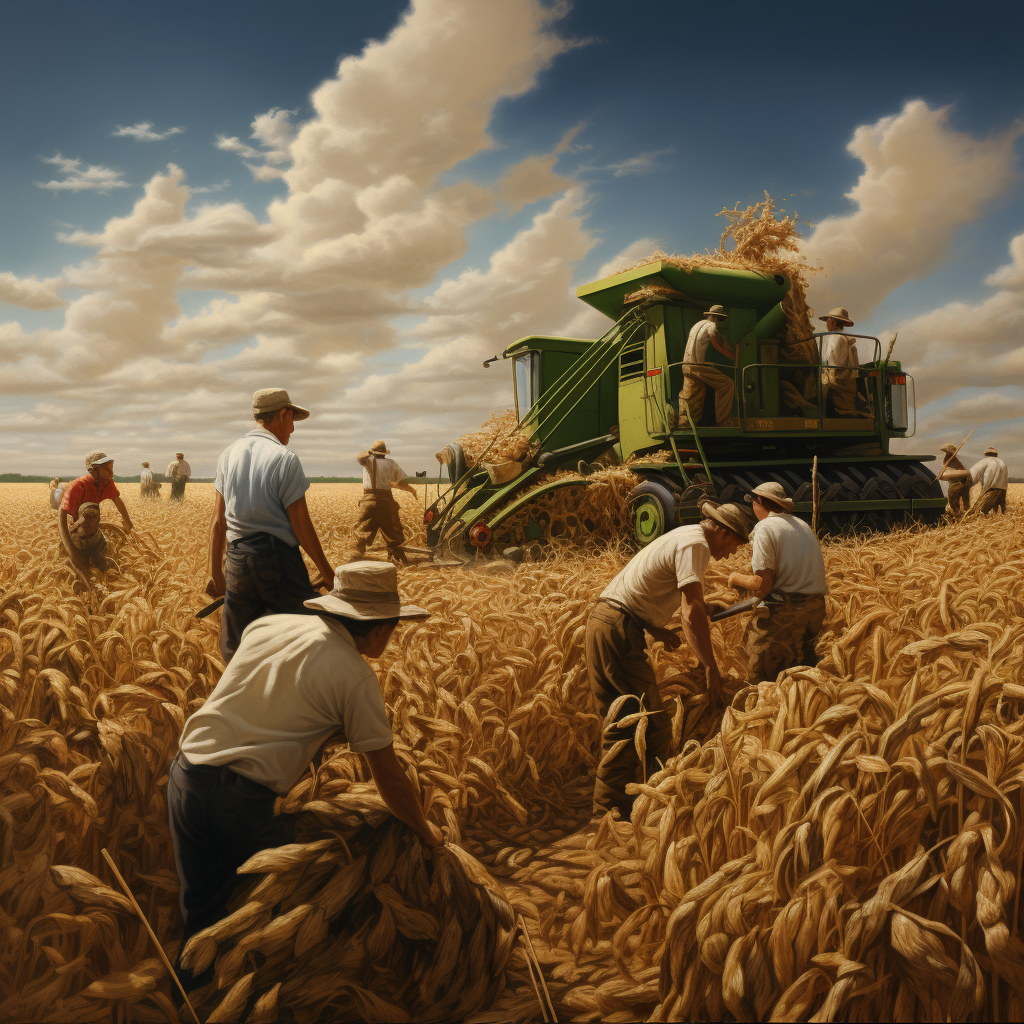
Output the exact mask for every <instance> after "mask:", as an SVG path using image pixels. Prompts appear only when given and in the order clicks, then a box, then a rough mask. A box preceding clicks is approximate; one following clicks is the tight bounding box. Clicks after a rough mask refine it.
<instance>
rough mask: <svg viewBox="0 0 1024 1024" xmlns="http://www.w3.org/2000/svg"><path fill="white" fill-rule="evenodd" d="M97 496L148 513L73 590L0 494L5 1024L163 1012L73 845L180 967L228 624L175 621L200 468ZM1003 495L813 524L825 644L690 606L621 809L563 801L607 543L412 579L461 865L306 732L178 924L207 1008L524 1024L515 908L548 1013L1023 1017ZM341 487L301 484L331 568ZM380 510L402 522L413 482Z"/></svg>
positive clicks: (345, 539)
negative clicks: (202, 740) (837, 536)
mask: <svg viewBox="0 0 1024 1024" xmlns="http://www.w3.org/2000/svg"><path fill="white" fill-rule="evenodd" d="M123 491H124V494H125V498H126V501H127V503H128V505H129V509H130V511H131V513H132V516H133V518H134V520H135V523H136V527H137V532H138V536H137V537H135V538H132V539H128V540H124V539H122V538H120V537H118V536H116V531H112V532H111V547H112V552H113V554H114V557H115V559H116V561H117V562H118V565H119V568H118V569H116V570H112V571H110V572H108V573H107V574H105V576H104V577H103V578H102V579H101V580H98V581H94V582H93V584H92V586H91V587H90V588H88V589H87V588H86V587H85V586H84V585H83V584H82V582H81V581H80V580H79V579H78V578H77V577H76V576H75V574H74V573H73V572H72V571H71V570H70V569H69V568H68V566H67V563H66V561H65V560H64V558H63V557H62V555H61V553H60V550H59V544H58V541H57V533H56V513H55V512H53V511H52V510H51V509H50V508H49V505H48V501H47V489H46V487H45V485H31V484H27V485H2V486H0V502H2V507H3V512H4V520H5V523H6V524H7V538H8V540H7V543H6V544H5V548H4V553H3V555H2V557H0V588H2V589H0V672H2V676H0V711H2V713H3V716H4V724H3V732H2V738H0V834H2V837H0V849H2V851H3V859H2V865H0V932H2V933H3V940H2V942H0V1019H2V1020H47V1021H50V1020H52V1021H58V1020H62V1021H84V1020H129V1019H131V1020H140V1021H157V1020H168V1019H170V1020H176V1019H177V1015H176V1013H175V1011H174V1010H173V1008H172V1005H171V1001H170V994H171V987H170V983H169V981H168V979H167V978H166V977H165V975H164V971H163V969H162V967H161V966H160V963H159V961H158V960H157V958H156V954H155V952H154V950H153V949H152V948H151V945H150V944H149V940H148V938H147V936H146V934H145V931H144V930H143V928H142V927H141V925H140V924H139V922H138V921H137V919H136V917H135V915H134V913H133V911H132V909H131V906H130V904H128V902H127V901H126V900H125V899H124V898H123V897H122V896H120V895H119V892H118V891H117V886H116V883H115V882H114V880H113V879H112V877H111V875H110V873H109V872H108V869H107V868H106V866H105V864H104V862H103V860H102V858H101V857H100V854H99V851H100V849H101V848H104V847H105V848H107V849H108V850H109V851H110V853H111V854H112V855H113V857H114V859H115V860H116V862H117V863H118V865H119V867H120V869H121V871H122V873H123V874H124V875H125V877H126V879H127V881H128V882H129V884H130V886H131V888H132V890H133V892H134V893H135V895H136V897H137V898H138V900H139V902H140V904H141V906H142V908H143V910H144V911H145V912H146V913H147V915H148V917H149V919H150V921H151V922H152V924H153V927H154V929H155V930H156V933H157V935H158V936H159V937H160V939H161V942H162V943H163V944H164V947H165V949H166V950H167V951H168V953H169V954H170V955H171V956H172V957H173V955H174V954H175V953H176V951H177V946H178V936H179V935H180V922H179V918H178V911H177V904H176V899H177V878H176V876H175V874H174V870H173V863H172V861H171V856H170V846H169V841H168V833H167V826H166V805H165V798H164V787H165V784H166V770H167V766H168V764H169V761H170V759H171V758H172V757H173V755H174V753H175V751H176V749H177V736H178V734H179V733H180V730H181V726H182V724H183V722H184V720H185V718H186V717H187V716H188V715H189V714H190V713H191V712H192V711H194V710H195V709H196V708H197V707H198V706H199V705H200V704H201V703H202V701H203V700H204V698H205V697H206V695H207V694H208V693H209V692H210V690H211V689H212V688H213V686H214V685H215V683H216V680H217V678H218V677H219V674H220V672H221V669H222V665H221V662H220V656H219V652H218V629H219V615H217V614H215V615H214V616H212V617H210V618H208V619H205V620H202V621H197V620H195V618H194V611H195V610H196V609H198V608H200V607H202V606H203V605H204V604H205V603H206V601H207V600H208V599H207V598H206V597H205V594H203V592H202V588H203V584H204V582H205V579H206V536H207V528H208V522H209V515H210V510H211V508H212V487H211V486H210V485H191V486H190V487H189V489H188V492H187V495H186V499H185V501H184V502H183V503H182V504H181V505H178V506H171V505H170V504H169V503H168V502H167V501H166V500H163V501H157V502H145V503H144V502H142V501H140V500H139V499H138V497H137V496H136V495H137V487H135V486H132V485H125V486H124V488H123ZM1022 491H1024V488H1022V487H1019V486H1014V487H1012V488H1011V494H1010V514H1009V515H1007V516H1005V517H998V516H990V517H987V518H984V519H974V520H967V521H962V522H958V523H950V524H947V525H944V526H942V527H940V528H938V529H935V530H931V531H928V532H903V533H898V534H894V535H890V536H889V537H885V538H882V537H875V538H869V539H863V540H857V541H846V542H836V543H831V544H829V545H827V546H826V548H825V559H826V568H827V570H828V576H829V583H830V587H831V590H832V593H831V595H830V598H829V602H828V611H829V616H828V621H827V624H826V631H825V634H824V635H823V636H822V638H821V642H820V644H819V651H820V653H821V654H822V660H821V663H820V664H819V665H818V666H817V667H816V668H813V669H810V668H798V669H794V670H791V671H788V672H784V673H782V674H781V675H780V677H779V678H778V679H777V680H772V681H767V682H762V683H761V684H760V685H758V686H747V685H745V683H744V682H743V681H742V679H741V673H742V668H743V664H742V658H741V655H740V649H739V646H738V645H739V639H740V637H741V635H742V630H743V622H742V620H736V619H733V620H729V621H728V622H726V623H723V628H718V627H715V629H714V630H713V636H714V643H715V647H716V652H717V654H718V655H719V659H720V664H721V665H722V666H723V668H724V669H725V670H726V672H727V673H728V675H729V677H730V684H729V686H728V692H729V694H730V695H731V697H732V701H731V705H730V707H729V708H728V709H727V710H725V711H724V713H723V712H722V711H721V710H719V711H718V712H717V713H715V714H712V712H711V711H710V710H709V709H708V708H707V705H706V701H705V700H704V698H703V696H702V694H701V686H700V677H699V674H698V673H697V672H696V670H695V664H694V661H693V659H692V658H691V657H690V656H689V654H688V653H687V651H686V649H685V647H684V648H683V649H682V650H681V651H680V652H678V653H674V654H669V653H666V652H665V651H664V650H663V649H662V647H661V646H660V645H655V646H654V648H653V649H652V655H651V656H652V660H653V662H654V664H655V668H656V671H657V673H658V677H659V680H660V681H662V683H663V691H664V693H665V694H666V696H669V697H670V698H671V701H670V704H669V708H670V713H672V714H673V730H674V737H675V739H676V740H677V743H678V749H679V753H678V754H677V755H676V756H675V757H673V758H672V759H671V760H670V761H669V762H668V764H667V765H666V766H665V768H664V770H662V771H660V772H658V773H657V774H656V775H654V776H652V777H651V778H650V779H648V780H647V782H646V784H644V785H643V786H642V787H641V793H640V796H639V798H638V800H637V803H636V806H635V809H634V813H633V817H632V821H625V822H622V821H617V820H615V819H613V818H611V817H609V818H605V819H604V820H602V821H594V822H592V821H590V791H591V785H592V782H591V780H592V776H593V770H594V766H595V752H596V751H597V749H598V745H599V735H600V722H599V721H598V719H597V717H596V715H595V714H594V713H593V706H592V703H591V699H590V695H589V690H588V687H587V681H586V669H585V664H584V659H583V636H584V632H585V626H586V619H587V615H588V612H589V610H590V608H591V606H592V605H593V602H594V601H595V599H596V598H597V596H598V594H599V593H600V591H601V590H602V589H603V587H604V586H605V584H606V583H607V581H608V580H609V579H610V578H611V577H612V576H613V575H614V574H615V573H616V572H617V571H618V570H619V568H621V566H622V565H623V564H624V562H625V559H626V558H627V557H628V552H627V551H626V550H625V549H623V548H621V547H618V546H616V545H614V544H613V545H605V546H602V547H600V548H596V547H595V548H592V549H580V548H575V549H573V548H569V547H566V548H564V549H559V550H558V552H557V554H556V557H554V558H553V559H551V560H549V561H545V562H538V563H531V564H525V565H522V566H519V567H518V568H515V569H514V570H512V571H511V572H506V571H498V572H495V573H491V572H474V571H465V570H451V569H448V570H439V569H434V568H428V567H419V566H415V567H411V568H408V569H401V570H400V589H401V591H402V595H403V598H404V599H407V600H411V601H414V602H416V603H417V604H421V605H424V606H425V607H427V608H429V609H430V610H431V611H432V612H433V617H432V618H431V619H430V620H429V621H427V622H425V623H422V624H411V625H407V626H404V627H402V629H401V632H400V633H399V634H397V636H396V641H394V642H393V643H392V645H391V646H390V648H389V650H388V651H387V652H386V654H385V656H384V657H383V658H382V659H381V660H380V661H379V663H377V665H376V668H377V671H378V674H379V676H380V679H381V683H382V687H383V690H384V695H385V699H386V701H387V704H388V708H389V711H390V714H391V718H392V725H393V728H394V731H395V734H396V748H397V749H398V751H399V754H400V757H401V758H402V759H403V761H404V762H405V763H406V765H407V767H408V769H409V771H410V772H411V773H413V774H414V775H415V777H416V778H417V780H418V781H419V783H420V785H421V787H422V789H423V791H424V794H425V799H426V803H427V805H428V812H429V815H430V816H431V817H432V818H433V820H435V821H436V822H437V823H438V824H440V825H442V826H444V827H445V828H446V830H447V834H448V838H449V839H450V840H451V842H452V844H453V846H457V847H459V848H460V849H461V850H462V851H464V853H457V852H453V851H452V850H449V851H447V852H446V853H444V854H442V855H440V856H438V857H435V858H431V857H430V856H429V855H425V854H424V853H423V851H422V850H421V849H420V848H419V845H418V841H416V840H414V839H412V838H410V836H409V834H408V833H405V832H403V831H402V830H401V829H396V828H395V827H393V826H391V825H390V824H389V823H388V822H387V820H386V819H385V817H384V816H383V815H382V814H381V812H380V808H379V804H377V803H376V802H375V800H374V798H373V795H372V792H370V789H369V787H367V786H366V785H365V784H366V782H367V780H368V774H367V771H366V768H365V764H364V762H363V760H362V759H361V758H360V757H359V756H358V755H354V754H351V753H350V752H348V750H347V748H346V747H344V746H338V747H334V748H331V749H330V750H329V751H328V756H327V757H325V760H324V762H323V764H322V765H320V766H319V767H318V768H317V770H316V772H315V774H307V775H306V776H305V777H304V778H303V779H302V780H300V782H299V783H298V784H297V785H296V787H295V789H294V790H293V791H292V793H291V794H289V796H288V797H287V798H286V800H285V801H284V809H287V810H302V811H303V814H304V820H308V822H309V828H308V835H307V836H306V838H307V840H308V841H306V842H305V843H303V844H302V845H297V846H295V847H290V848H286V849H285V850H283V851H280V852H278V853H276V854H271V855H267V856H265V857H263V858H262V859H260V860H258V861H257V863H255V864H250V865H249V868H250V873H251V874H253V875H254V876H255V877H254V878H253V882H254V883H255V884H256V886H257V888H256V889H254V890H252V891H250V892H248V893H246V894H245V895H243V896H242V897H241V898H240V899H239V901H238V904H237V907H238V909H237V910H236V912H235V914H234V915H233V916H232V918H231V919H229V921H230V924H228V925H226V926H225V927H224V928H222V929H221V930H220V931H219V932H218V931H216V930H211V931H214V932H215V934H212V935H211V934H205V935H204V936H200V937H199V939H200V940H201V941H199V942H197V943H195V944H194V949H193V950H192V953H193V955H194V957H196V958H197V960H198V961H206V962H214V963H215V965H216V969H217V981H216V982H215V984H214V986H213V987H212V988H211V990H209V991H207V992H205V993H203V995H202V998H203V1006H202V1010H201V1014H200V1016H201V1018H202V1019H203V1020H207V1019H210V1020H217V1019H222V1020H234V1019H239V1020H253V1021H260V1020H275V1019H279V1020H290V1019H295V1020H302V1021H305V1020H316V1019H322V1020H341V1019H358V1018H360V1017H361V1018H363V1019H381V1020H392V1019H417V1020H425V1019H434V1020H441V1019H458V1018H464V1019H474V1020H481V1021H484V1020H493V1021H498V1020H507V1019H517V1020H527V1019H541V1016H540V1004H539V1002H538V997H537V994H536V990H535V987H534V984H533V983H532V982H531V975H530V971H529V966H528V963H527V959H526V955H525V953H524V951H523V949H524V947H523V944H522V942H521V941H520V940H519V939H518V938H517V937H516V936H515V933H514V930H513V927H512V923H511V922H512V919H513V917H515V916H518V915H522V918H523V920H524V922H525V925H526V927H527V929H528V931H529V933H530V938H531V940H532V943H533V946H534V948H535V950H536V954H537V957H538V959H539V961H540V964H541V967H542V970H543V974H544V978H545V980H546V984H547V987H548V989H549V990H550V996H551V999H552V1001H553V1003H554V1007H555V1009H556V1011H557V1013H558V1018H559V1019H560V1020H564V1019H568V1018H578V1019H581V1020H597V1019H600V1020H622V1021H626V1020H636V1019H648V1018H650V1019H661V1020H680V1019H690V1018H702V1019H717V1018H721V1017H723V1016H728V1017H732V1018H735V1019H767V1018H769V1017H771V1018H775V1019H789V1020H797V1019H807V1018H808V1017H815V1019H821V1020H827V1019H834V1018H848V1019H872V1020H874V1019H880V1018H881V1017H884V1018H887V1019H888V1018H892V1019H901V1020H914V1019H918V1020H925V1019H934V1018H935V1017H936V1016H940V1017H941V1018H945V1016H946V1014H947V1013H949V1014H951V1015H952V1017H953V1019H958V1018H961V1019H962V1018H963V1017H966V1016H968V1015H974V1017H975V1018H976V1019H990V1020H995V1019H1003V1018H1005V1019H1016V1020H1019V1019H1022V1017H1024V946H1022V944H1021V941H1020V938H1019V920H1020V910H1021V892H1020V876H1021V860H1022V856H1024V833H1022V821H1024V798H1022V788H1024V718H1022V714H1024V586H1022V584H1024V561H1022V535H1024V493H1022ZM358 492H359V488H358V485H343V484H341V485H329V484H327V485H315V486H314V487H313V489H312V491H311V492H310V495H309V504H310V510H311V514H312V517H313V520H314V523H316V525H317V527H318V530H319V532H320V536H321V538H322V539H323V540H324V546H325V549H326V551H327V553H328V556H329V558H330V559H331V561H332V563H334V564H337V563H339V562H342V561H345V560H347V559H348V558H350V557H351V554H352V542H351V530H352V527H353V525H354V522H355V519H356V514H357V513H356V501H357V499H358ZM399 501H400V504H401V507H402V510H403V518H404V519H405V520H406V522H407V524H408V526H409V528H410V533H411V537H410V540H411V541H412V542H413V543H415V540H416V537H417V534H419V533H420V521H421V511H422V500H421V501H420V502H419V503H416V502H414V501H413V499H412V498H411V497H409V496H407V495H402V496H401V497H400V498H399ZM110 515H111V513H110V512H108V511H106V508H105V513H104V521H105V522H106V521H108V519H109V517H110ZM112 522H113V523H114V524H117V523H118V519H117V516H116V513H113V520H112ZM372 553H373V552H371V554H372ZM376 554H377V556H378V557H382V555H383V552H382V551H378V552H376ZM748 558H749V549H741V550H740V552H739V553H738V554H737V555H736V556H734V557H733V558H732V559H730V560H729V561H728V562H724V563H723V562H713V563H712V568H711V569H710V570H709V579H708V581H707V584H706V586H707V589H708V590H715V589H716V588H720V587H721V585H722V584H723V582H724V580H725V578H726V576H727V575H728V572H729V571H731V569H733V568H740V567H746V565H747V564H748V562H747V560H748ZM314 826H315V827H314ZM467 854H468V856H467ZM428 862H429V863H428ZM339 894H340V895H339ZM211 1014H212V1016H211Z"/></svg>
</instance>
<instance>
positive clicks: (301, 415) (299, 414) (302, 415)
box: [252, 405, 309, 420]
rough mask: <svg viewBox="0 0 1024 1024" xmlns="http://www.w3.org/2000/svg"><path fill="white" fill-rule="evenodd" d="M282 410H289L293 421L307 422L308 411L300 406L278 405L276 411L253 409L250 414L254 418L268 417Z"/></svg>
mask: <svg viewBox="0 0 1024 1024" xmlns="http://www.w3.org/2000/svg"><path fill="white" fill-rule="evenodd" d="M282 409H291V411H292V418H293V419H295V420H308V419H309V410H308V409H303V408H302V406H301V405H279V406H278V407H277V408H276V409H253V411H252V414H253V416H254V417H256V416H269V415H270V414H271V413H274V412H280V411H281V410H282Z"/></svg>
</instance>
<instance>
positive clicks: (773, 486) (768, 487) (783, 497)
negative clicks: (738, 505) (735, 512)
mask: <svg viewBox="0 0 1024 1024" xmlns="http://www.w3.org/2000/svg"><path fill="white" fill-rule="evenodd" d="M755 494H756V495H757V496H758V497H759V498H767V499H768V500H769V501H774V502H775V504H776V505H781V506H782V507H783V508H784V509H785V510H786V511H787V512H792V511H793V499H792V498H791V497H790V496H789V495H788V494H787V493H786V488H785V487H783V486H782V484H780V483H776V482H775V481H774V480H769V481H768V482H767V483H763V484H758V485H757V486H756V487H755V488H754V490H753V493H751V494H745V495H744V496H743V500H744V501H745V502H746V503H747V504H748V505H752V504H753V503H754V495H755Z"/></svg>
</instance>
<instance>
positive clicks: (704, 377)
mask: <svg viewBox="0 0 1024 1024" xmlns="http://www.w3.org/2000/svg"><path fill="white" fill-rule="evenodd" d="M704 316H705V317H706V319H704V320H698V321H697V323H695V324H694V325H693V328H692V329H691V330H690V334H689V336H688V337H687V339H686V351H685V353H684V354H683V390H682V391H680V392H679V416H680V422H682V421H683V420H684V419H685V415H686V414H685V413H684V412H683V404H684V403H685V404H686V407H687V408H688V409H689V410H690V416H691V417H692V418H693V422H694V423H699V422H700V418H701V416H702V415H703V412H704V398H705V396H706V395H707V390H708V388H709V387H711V388H714V389H715V423H716V425H717V426H719V427H732V426H738V423H737V422H736V421H735V420H734V419H733V415H732V400H733V395H734V394H735V392H736V384H735V381H734V380H733V378H732V377H731V376H728V375H726V374H725V373H723V372H722V371H721V370H720V369H719V368H718V367H717V366H716V365H715V364H714V363H711V362H708V357H707V352H708V347H709V346H710V347H711V348H713V349H714V350H715V351H716V352H719V353H720V354H721V355H723V356H725V358H726V359H728V360H729V361H730V363H735V362H736V349H735V348H733V347H732V346H730V344H729V342H728V341H726V339H725V338H724V337H723V336H722V334H721V333H719V330H718V325H719V324H720V323H722V324H724V323H725V321H726V320H727V319H728V314H727V313H726V312H725V309H724V307H722V306H718V305H715V306H712V307H711V308H710V309H709V310H708V311H707V312H706V313H705V314H704Z"/></svg>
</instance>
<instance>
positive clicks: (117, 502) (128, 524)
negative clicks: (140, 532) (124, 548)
mask: <svg viewBox="0 0 1024 1024" xmlns="http://www.w3.org/2000/svg"><path fill="white" fill-rule="evenodd" d="M110 500H111V501H112V502H113V503H114V508H116V509H117V511H118V512H120V513H121V522H122V523H123V524H124V528H125V531H126V532H127V533H131V532H132V530H133V529H134V527H133V526H132V517H131V516H130V515H128V509H126V508H125V507H124V502H123V501H122V500H121V497H120V495H119V496H118V497H116V498H111V499H110Z"/></svg>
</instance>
